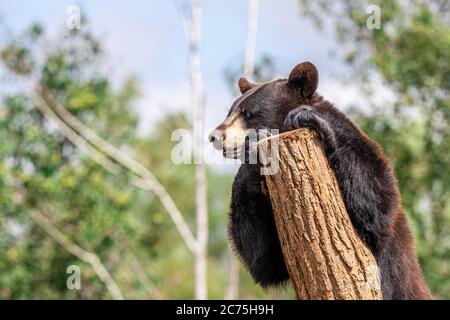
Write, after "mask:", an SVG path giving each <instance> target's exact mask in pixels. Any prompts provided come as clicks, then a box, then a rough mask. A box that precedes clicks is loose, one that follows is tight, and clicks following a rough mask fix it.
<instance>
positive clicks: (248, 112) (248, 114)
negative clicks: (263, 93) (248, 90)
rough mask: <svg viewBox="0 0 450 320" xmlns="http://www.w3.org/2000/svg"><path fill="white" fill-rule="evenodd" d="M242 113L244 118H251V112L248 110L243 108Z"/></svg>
mask: <svg viewBox="0 0 450 320" xmlns="http://www.w3.org/2000/svg"><path fill="white" fill-rule="evenodd" d="M242 113H243V114H244V117H245V118H246V119H251V118H253V113H251V112H250V111H248V110H243V111H242Z"/></svg>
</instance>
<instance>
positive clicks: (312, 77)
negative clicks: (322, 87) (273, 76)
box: [289, 62, 319, 98]
mask: <svg viewBox="0 0 450 320" xmlns="http://www.w3.org/2000/svg"><path fill="white" fill-rule="evenodd" d="M289 83H290V84H291V85H293V86H294V87H295V88H296V89H298V90H299V91H300V94H301V95H302V96H303V97H304V98H311V96H312V95H313V94H314V92H316V90H317V85H318V83H319V72H318V71H317V68H316V66H315V65H314V64H312V63H311V62H302V63H300V64H298V65H296V66H295V67H294V69H292V71H291V74H290V75H289Z"/></svg>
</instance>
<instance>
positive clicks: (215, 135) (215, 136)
mask: <svg viewBox="0 0 450 320" xmlns="http://www.w3.org/2000/svg"><path fill="white" fill-rule="evenodd" d="M221 138H222V132H221V131H220V130H217V129H214V130H213V131H212V132H211V133H210V134H209V142H213V143H214V142H216V143H217V142H219V141H220V140H221Z"/></svg>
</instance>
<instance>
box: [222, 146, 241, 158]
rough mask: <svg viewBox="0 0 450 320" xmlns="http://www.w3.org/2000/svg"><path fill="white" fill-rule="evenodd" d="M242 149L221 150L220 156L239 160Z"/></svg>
mask: <svg viewBox="0 0 450 320" xmlns="http://www.w3.org/2000/svg"><path fill="white" fill-rule="evenodd" d="M241 149H242V148H223V150H222V154H223V156H224V157H225V158H228V159H239V158H240V156H241Z"/></svg>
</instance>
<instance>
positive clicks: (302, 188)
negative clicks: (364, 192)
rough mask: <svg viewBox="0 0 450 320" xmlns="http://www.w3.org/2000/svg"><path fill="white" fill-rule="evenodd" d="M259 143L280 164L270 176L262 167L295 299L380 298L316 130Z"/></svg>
mask: <svg viewBox="0 0 450 320" xmlns="http://www.w3.org/2000/svg"><path fill="white" fill-rule="evenodd" d="M258 147H259V151H260V154H261V153H262V156H263V159H265V161H266V162H265V163H266V164H267V163H270V165H271V166H272V168H273V167H274V163H275V162H278V166H275V168H278V170H275V171H274V172H272V174H271V172H270V170H269V169H268V166H267V165H266V166H265V167H264V168H263V169H262V171H263V173H264V174H266V175H265V180H266V185H267V189H268V193H269V196H270V199H271V202H272V207H273V211H274V216H275V223H276V226H277V231H278V236H279V238H280V243H281V247H282V251H283V255H284V258H285V261H286V265H287V269H288V272H289V275H290V278H291V281H292V284H293V286H294V289H295V292H296V295H297V298H298V299H302V300H303V299H363V300H374V299H382V294H381V289H380V283H379V277H378V267H377V264H376V261H375V258H374V257H373V255H372V253H371V252H370V250H369V249H368V248H367V247H366V246H365V244H364V243H363V242H362V240H361V239H360V238H359V236H358V235H357V233H356V231H355V229H354V227H353V225H352V223H351V220H350V217H349V216H348V213H347V211H346V209H345V205H344V202H343V200H342V197H341V193H340V190H339V187H338V184H337V181H336V177H335V175H334V172H333V171H332V169H331V168H330V166H329V164H328V162H327V160H326V157H325V153H324V150H323V146H322V143H321V141H320V140H319V138H318V136H317V135H316V133H315V132H314V131H312V130H310V129H307V128H304V129H299V130H295V131H290V132H287V133H283V134H280V135H278V136H272V137H269V138H266V139H263V140H261V141H260V142H259V143H258ZM276 147H278V150H279V152H273V151H274V150H275V149H276ZM275 151H276V150H275ZM269 152H271V153H272V154H274V155H275V156H273V157H272V159H269ZM268 160H270V161H268Z"/></svg>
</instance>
